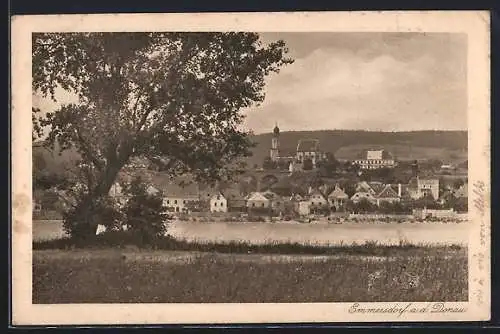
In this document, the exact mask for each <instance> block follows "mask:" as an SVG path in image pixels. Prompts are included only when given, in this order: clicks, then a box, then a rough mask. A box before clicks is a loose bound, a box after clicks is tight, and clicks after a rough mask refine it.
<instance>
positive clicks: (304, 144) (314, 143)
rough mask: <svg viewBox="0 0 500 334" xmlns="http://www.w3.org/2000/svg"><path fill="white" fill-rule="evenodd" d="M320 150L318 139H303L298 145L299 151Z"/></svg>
mask: <svg viewBox="0 0 500 334" xmlns="http://www.w3.org/2000/svg"><path fill="white" fill-rule="evenodd" d="M317 151H319V140H318V139H301V140H299V143H298V145H297V152H317Z"/></svg>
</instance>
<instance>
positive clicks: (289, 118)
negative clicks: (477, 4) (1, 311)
mask: <svg viewBox="0 0 500 334" xmlns="http://www.w3.org/2000/svg"><path fill="white" fill-rule="evenodd" d="M284 14H285V13H282V14H281V15H280V14H271V13H268V14H267V15H271V16H272V15H275V18H274V19H273V17H269V16H266V14H262V17H261V20H260V21H259V20H258V19H259V16H258V15H257V14H254V15H252V14H227V15H226V14H219V16H218V17H219V19H218V20H217V16H216V15H214V14H212V15H210V14H206V15H199V16H196V15H194V14H191V18H192V22H198V23H197V24H192V25H191V27H190V29H188V28H187V26H186V25H187V24H188V23H186V20H182V15H180V14H178V15H180V16H176V15H175V14H170V15H171V16H170V18H171V19H170V21H169V20H165V19H162V18H163V17H165V18H167V17H169V16H168V15H167V14H160V15H158V14H156V16H155V15H153V14H142V16H135V17H134V16H133V15H132V16H130V15H129V16H127V15H123V16H121V17H120V15H118V16H113V17H106V16H102V15H101V16H100V17H98V16H95V17H92V15H86V16H81V19H80V20H79V21H78V20H75V19H74V18H71V16H69V15H68V16H66V17H65V16H57V17H56V16H54V17H52V18H50V19H49V17H39V18H34V17H20V18H19V20H18V22H17V23H18V26H17V28H18V30H17V32H18V33H19V40H21V39H22V42H19V43H18V45H19V46H18V48H17V51H18V52H19V54H20V53H21V52H23V53H24V55H23V56H22V57H21V56H20V57H19V58H18V59H17V62H15V61H14V60H13V108H15V110H13V125H12V126H13V148H14V147H16V145H19V146H17V147H19V150H17V152H16V155H17V157H18V159H17V160H16V159H14V160H13V191H14V192H13V199H14V204H13V207H14V209H13V222H12V234H13V245H12V249H13V251H12V256H13V278H12V280H13V285H14V287H13V304H16V303H18V304H19V306H18V312H17V315H18V318H19V319H21V320H19V321H24V322H30V323H32V322H43V323H47V322H50V323H53V324H62V323H64V324H70V323H89V324H90V323H108V322H109V323H111V322H114V323H130V321H134V323H146V322H147V323H173V322H192V321H193V322H200V323H201V322H212V323H215V322H219V321H220V322H226V323H227V322H248V321H250V322H261V321H262V322H270V321H275V322H282V321H290V322H301V321H302V322H304V321H310V322H315V321H330V322H332V321H375V320H376V321H416V320H420V321H422V320H423V321H432V320H435V321H446V320H454V321H460V320H487V319H489V290H488V289H489V284H490V278H489V274H488V273H489V234H488V233H489V232H488V231H489V210H490V208H489V187H490V181H489V163H490V162H489V154H490V153H489V64H488V53H489V40H488V36H489V30H488V29H489V26H488V25H487V23H488V15H487V13H484V12H463V13H457V12H451V13H448V14H447V13H440V12H435V13H432V12H428V13H423V12H419V13H368V12H367V13H364V14H363V15H361V16H360V17H359V18H358V19H356V17H357V16H356V17H353V15H360V14H362V13H356V14H354V13H323V14H320V13H317V14H316V15H320V16H321V15H331V17H332V19H334V18H338V19H337V21H336V23H331V26H329V25H328V24H327V23H325V26H321V25H319V23H318V21H319V19H318V18H316V17H315V16H314V14H303V16H300V14H299V13H295V14H289V15H284ZM149 15H151V18H150V20H148V16H149ZM162 15H166V16H162ZM184 15H185V17H187V16H188V14H184ZM405 15H406V16H405ZM433 15H434V16H433ZM139 17H140V18H141V20H139V19H138V18H139ZM23 19H24V21H23ZM224 19H226V21H224ZM279 19H282V23H283V24H282V25H280V24H279V23H278V22H279V21H278V20H279ZM197 20H198V21H197ZM463 20H468V21H470V23H471V24H470V25H469V26H468V28H466V27H465V26H464V25H462V24H459V22H461V21H463ZM72 21H73V23H72ZM21 22H22V23H23V24H22V25H21ZM99 22H101V23H100V24H101V25H99ZM127 22H131V26H130V28H129V29H128V30H124V29H123V26H126V25H127ZM132 22H135V23H132ZM139 22H140V23H141V24H143V27H142V28H141V26H140V25H139ZM175 22H182V23H181V24H180V25H175ZM221 22H226V26H224V25H223V24H222V23H221ZM259 22H260V23H259ZM273 22H274V23H273ZM301 22H302V23H301ZM342 22H344V23H345V22H349V23H350V25H351V26H348V25H346V24H342ZM359 22H364V23H359ZM383 22H385V23H386V27H385V29H382V28H381V23H383ZM394 22H396V23H397V24H396V26H394V24H393V23H394ZM45 23H47V24H46V25H45ZM153 23H156V25H155V26H153ZM426 23H427V24H428V26H425V24H426ZM13 24H14V25H15V24H16V21H14V23H13ZM107 24H108V25H107ZM120 24H121V26H122V28H121V29H120V28H119V26H120ZM405 24H406V25H407V27H406V28H404V27H405ZM238 27H240V28H238ZM370 27H371V28H370ZM14 33H16V30H14ZM474 36H476V38H474ZM15 51H16V49H15V48H13V59H14V58H16V57H17V55H16V54H15V53H14V52H15ZM471 64H474V66H475V67H474V68H473V69H471ZM16 66H17V67H16ZM16 68H17V69H18V70H17V71H18V72H16ZM21 75H22V78H23V80H22V82H21ZM16 77H17V78H18V79H16ZM479 82H481V83H480V84H479ZM16 83H17V84H18V85H19V86H16V85H15V84H16ZM484 83H486V84H484ZM17 87H19V88H17ZM29 93H31V95H27V94H29ZM16 103H19V104H18V105H16ZM29 104H31V122H30V121H29V118H28V117H29V114H28V110H29ZM21 109H22V111H19V110H21ZM16 112H18V113H19V114H21V113H22V114H23V116H19V118H18V119H17V120H16V121H14V117H17V114H16ZM479 115H481V116H479ZM16 125H17V126H16ZM30 133H31V138H32V140H31V143H29V141H28V138H29V137H28V136H29V134H30ZM16 136H17V137H16ZM21 137H22V138H23V139H22V141H21ZM21 155H22V157H21ZM16 176H17V177H16ZM16 185H17V191H19V195H18V194H16V193H15V191H16ZM28 187H29V188H31V189H29V188H28ZM26 191H28V192H26ZM16 201H17V202H16ZM23 217H24V218H23ZM28 220H29V221H28ZM16 259H18V260H16ZM26 273H29V276H26V275H25V274H26ZM16 275H18V276H17V277H18V278H19V279H18V280H17V281H16ZM21 276H22V278H21ZM21 279H22V283H21ZM14 282H15V283H14ZM21 284H22V286H23V288H21ZM16 286H17V289H16ZM26 289H27V291H25V290H26ZM21 290H23V292H22V293H21ZM16 292H17V293H18V295H19V298H20V300H22V303H21V301H20V302H16V296H15V294H16ZM21 304H22V305H25V306H21ZM28 305H29V307H28ZM300 305H302V306H300ZM304 305H308V306H307V307H306V308H307V309H308V310H305V308H304ZM329 305H331V306H329ZM250 306H252V307H250ZM128 307H138V308H137V312H134V311H132V310H134V309H133V308H130V309H129V310H128V311H127V308H128ZM163 307H168V308H163ZM286 307H288V308H289V310H290V311H288V312H287V308H286ZM315 307H317V308H318V309H317V311H314V310H315ZM30 308H31V309H30ZM28 309H30V310H31V311H30V312H26V310H28ZM322 309H323V310H324V311H321V310H322ZM114 310H116V311H117V312H116V313H115V316H113V315H112V314H113V312H114ZM139 310H140V312H139ZM148 310H153V311H148ZM162 310H164V311H162ZM167 310H170V311H167ZM172 310H176V311H175V312H171V311H172ZM189 310H191V311H189ZM203 310H206V312H208V313H206V315H205V316H203V315H199V314H196V313H203V312H205V311H203ZM245 310H247V311H245ZM15 311H16V306H15V305H14V312H15ZM210 312H213V316H212V317H209V314H210ZM15 313H16V312H15ZM21 313H22V314H21ZM79 313H81V314H84V313H85V314H87V315H88V316H81V315H79ZM132 313H134V315H133V316H132V315H130V314H132ZM167 313H169V314H167ZM180 313H182V314H183V315H179V314H180ZM64 314H65V316H64ZM23 319H24V320H23ZM30 319H31V320H30ZM56 319H59V321H60V322H58V320H56ZM106 319H108V320H106Z"/></svg>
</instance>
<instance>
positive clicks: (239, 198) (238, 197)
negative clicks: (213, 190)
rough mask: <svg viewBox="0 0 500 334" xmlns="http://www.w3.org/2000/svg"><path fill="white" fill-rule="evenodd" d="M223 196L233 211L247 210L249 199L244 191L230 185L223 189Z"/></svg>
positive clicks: (228, 207) (229, 209)
mask: <svg viewBox="0 0 500 334" xmlns="http://www.w3.org/2000/svg"><path fill="white" fill-rule="evenodd" d="M222 194H223V196H224V197H225V198H226V200H227V209H228V211H231V212H245V211H246V208H247V201H246V199H245V196H244V195H243V193H242V192H241V191H240V190H239V189H237V188H235V187H230V188H226V189H224V190H223V191H222Z"/></svg>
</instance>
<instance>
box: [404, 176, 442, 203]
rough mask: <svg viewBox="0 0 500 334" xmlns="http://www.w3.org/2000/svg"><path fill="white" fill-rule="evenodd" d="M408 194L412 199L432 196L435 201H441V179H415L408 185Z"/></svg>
mask: <svg viewBox="0 0 500 334" xmlns="http://www.w3.org/2000/svg"><path fill="white" fill-rule="evenodd" d="M408 193H409V195H410V197H411V198H412V199H419V198H422V197H425V196H429V195H430V196H432V197H433V198H434V200H438V199H439V179H436V178H432V177H431V178H424V177H419V176H417V177H415V178H412V179H411V180H410V183H409V184H408Z"/></svg>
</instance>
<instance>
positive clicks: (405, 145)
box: [248, 130, 467, 165]
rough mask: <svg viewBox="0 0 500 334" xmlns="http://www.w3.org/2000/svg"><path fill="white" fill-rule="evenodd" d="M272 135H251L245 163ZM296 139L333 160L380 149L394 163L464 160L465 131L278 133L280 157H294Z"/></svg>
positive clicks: (257, 159)
mask: <svg viewBox="0 0 500 334" xmlns="http://www.w3.org/2000/svg"><path fill="white" fill-rule="evenodd" d="M272 136H273V134H272V133H265V134H259V135H255V136H254V137H253V141H254V142H256V143H257V146H256V147H255V148H254V149H253V157H251V158H250V159H249V160H248V163H249V164H252V165H253V164H255V163H257V164H259V165H260V164H261V163H262V161H263V159H264V158H265V157H266V156H268V155H269V150H270V148H271V138H272ZM300 139H319V141H320V148H321V150H323V151H326V152H331V153H333V154H334V155H335V157H336V158H337V159H342V160H344V159H345V160H350V159H355V158H356V156H358V155H359V154H360V153H361V152H362V151H363V150H366V149H377V148H384V149H386V150H388V151H389V152H391V153H392V154H393V155H394V156H395V158H396V159H398V160H414V159H417V160H425V159H439V160H442V161H443V162H447V163H448V162H449V163H459V162H461V161H464V160H466V159H467V131H411V132H375V131H358V130H322V131H287V132H282V133H281V134H280V152H281V155H294V154H295V152H296V149H297V142H298V141H299V140H300Z"/></svg>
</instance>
